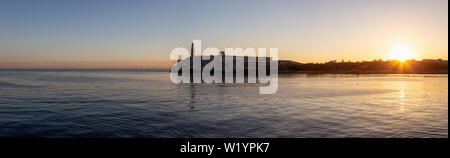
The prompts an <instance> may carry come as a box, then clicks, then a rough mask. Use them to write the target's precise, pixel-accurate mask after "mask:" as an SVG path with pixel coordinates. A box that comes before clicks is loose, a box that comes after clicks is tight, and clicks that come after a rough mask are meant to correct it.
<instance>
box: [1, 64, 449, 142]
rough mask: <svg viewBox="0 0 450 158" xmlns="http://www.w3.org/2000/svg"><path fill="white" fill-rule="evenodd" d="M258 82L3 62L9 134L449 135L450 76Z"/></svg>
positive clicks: (4, 129) (5, 132) (4, 123)
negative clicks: (264, 88)
mask: <svg viewBox="0 0 450 158" xmlns="http://www.w3.org/2000/svg"><path fill="white" fill-rule="evenodd" d="M259 86H261V85H258V84H208V85H205V84H200V85H199V84H179V85H176V84H172V82H171V81H170V79H169V74H168V73H167V72H166V71H160V72H158V71H152V70H0V137H445V138H448V75H421V74H416V75H305V74H298V75H282V76H280V77H279V88H278V92H277V93H276V94H274V95H260V94H259V93H258V88H259Z"/></svg>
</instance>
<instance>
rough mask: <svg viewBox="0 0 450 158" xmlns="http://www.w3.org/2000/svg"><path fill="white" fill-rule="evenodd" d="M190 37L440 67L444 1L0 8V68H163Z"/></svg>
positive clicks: (305, 55) (176, 0)
mask: <svg viewBox="0 0 450 158" xmlns="http://www.w3.org/2000/svg"><path fill="white" fill-rule="evenodd" d="M193 39H200V40H202V41H203V46H202V48H203V49H204V48H207V47H217V48H219V49H225V48H236V47H241V48H248V47H253V48H259V47H261V48H278V49H279V59H281V60H293V61H297V62H301V63H311V62H314V63H317V62H326V61H329V60H341V59H344V60H351V61H361V60H373V59H384V60H387V59H399V60H405V59H410V58H414V59H417V60H421V59H438V58H441V59H444V60H448V1H447V0H372V1H370V0H301V1H297V0H282V1H268V0H263V1H256V0H249V1H237V0H232V1H214V2H213V1H203V0H202V1H200V0H198V1H181V0H168V1H144V0H131V1H119V0H110V1H106V0H97V1H88V0H80V1H55V0H42V1H31V0H28V1H27V0H19V1H13V0H5V1H0V68H46V67H50V68H51V67H59V68H169V67H170V66H171V64H173V63H174V62H173V61H169V54H170V51H171V50H172V49H173V48H177V47H186V48H188V47H189V45H190V43H191V42H192V40H193Z"/></svg>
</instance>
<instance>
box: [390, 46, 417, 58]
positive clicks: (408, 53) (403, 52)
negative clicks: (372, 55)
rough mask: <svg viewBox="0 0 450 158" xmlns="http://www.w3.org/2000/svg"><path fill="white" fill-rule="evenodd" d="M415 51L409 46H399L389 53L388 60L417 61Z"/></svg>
mask: <svg viewBox="0 0 450 158" xmlns="http://www.w3.org/2000/svg"><path fill="white" fill-rule="evenodd" d="M415 58H416V56H415V51H414V49H413V48H412V47H411V46H410V45H407V44H399V45H396V46H394V47H393V48H392V49H391V51H390V52H389V56H388V59H389V60H399V61H405V60H408V59H415Z"/></svg>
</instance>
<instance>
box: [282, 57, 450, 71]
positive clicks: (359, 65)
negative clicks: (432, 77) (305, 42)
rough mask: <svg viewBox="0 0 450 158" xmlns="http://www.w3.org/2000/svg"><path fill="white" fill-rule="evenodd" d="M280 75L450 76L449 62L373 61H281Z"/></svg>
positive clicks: (425, 60)
mask: <svg viewBox="0 0 450 158" xmlns="http://www.w3.org/2000/svg"><path fill="white" fill-rule="evenodd" d="M278 64H279V66H278V72H279V73H311V74H321V73H324V74H325V73H329V74H448V60H441V59H437V60H432V59H424V60H420V61H417V60H406V61H403V62H402V61H398V60H387V61H383V60H381V59H380V60H373V61H358V62H350V61H340V62H338V61H336V60H332V61H329V62H326V63H306V64H303V63H298V62H294V61H289V60H280V61H279V63H278Z"/></svg>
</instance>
